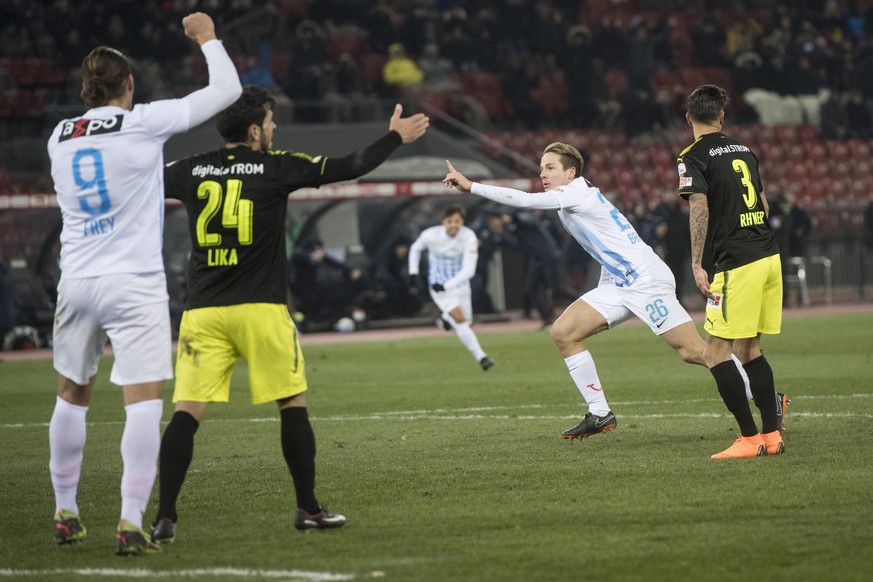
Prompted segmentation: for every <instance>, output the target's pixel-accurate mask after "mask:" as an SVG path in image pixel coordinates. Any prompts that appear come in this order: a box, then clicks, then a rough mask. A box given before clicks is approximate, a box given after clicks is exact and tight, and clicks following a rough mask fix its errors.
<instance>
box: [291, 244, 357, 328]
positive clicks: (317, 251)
mask: <svg viewBox="0 0 873 582" xmlns="http://www.w3.org/2000/svg"><path fill="white" fill-rule="evenodd" d="M292 261H293V262H294V269H293V272H294V280H293V282H292V286H291V291H292V292H293V293H294V294H295V295H296V297H297V299H299V301H298V302H297V307H298V309H299V310H300V311H301V312H303V314H304V315H305V316H306V320H307V321H310V322H335V321H337V320H338V319H340V318H341V317H346V316H348V315H349V314H350V313H351V311H352V308H353V307H354V302H355V299H356V298H357V297H358V295H359V294H360V293H361V292H362V291H363V290H364V287H365V282H364V279H363V273H362V271H361V270H360V269H357V268H352V267H350V266H348V265H346V264H345V263H344V262H343V261H340V260H338V259H336V258H334V257H332V256H330V255H329V254H327V251H326V250H325V249H324V245H323V244H322V242H321V240H320V239H318V238H315V237H312V238H309V239H308V240H304V241H302V242H298V244H297V246H296V248H295V249H294V256H293V258H292Z"/></svg>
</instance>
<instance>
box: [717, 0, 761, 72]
mask: <svg viewBox="0 0 873 582" xmlns="http://www.w3.org/2000/svg"><path fill="white" fill-rule="evenodd" d="M763 36H764V27H763V26H762V24H761V23H760V22H758V19H757V18H755V17H754V16H753V15H751V14H749V13H747V12H746V10H745V9H743V10H742V11H741V12H740V13H739V14H737V18H736V20H734V22H733V23H732V24H731V25H730V27H728V31H727V34H726V36H725V44H724V56H725V58H726V59H727V60H728V61H729V62H734V61H735V59H736V58H737V57H739V56H742V55H744V54H745V53H747V52H749V51H753V50H755V47H756V46H757V45H758V41H760V39H761V37H763Z"/></svg>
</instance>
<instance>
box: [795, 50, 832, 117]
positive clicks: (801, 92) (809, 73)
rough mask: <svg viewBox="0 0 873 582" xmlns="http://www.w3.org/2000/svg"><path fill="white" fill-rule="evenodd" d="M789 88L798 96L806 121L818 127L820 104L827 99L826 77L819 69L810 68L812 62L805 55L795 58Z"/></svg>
mask: <svg viewBox="0 0 873 582" xmlns="http://www.w3.org/2000/svg"><path fill="white" fill-rule="evenodd" d="M788 76H789V78H790V79H791V86H792V87H793V89H794V93H795V95H797V96H798V100H799V101H800V104H801V106H802V107H803V114H804V117H805V118H806V121H808V122H809V123H811V124H813V125H814V126H816V127H819V126H820V124H821V118H820V117H819V112H820V110H821V104H822V103H823V102H824V101H825V100H826V99H827V95H828V91H827V77H826V76H825V74H824V72H823V71H822V70H820V69H817V68H814V67H813V66H812V61H811V60H810V59H809V57H808V56H806V55H801V56H799V57H798V58H797V60H796V62H795V63H794V66H792V67H791V70H790V72H789V75H788Z"/></svg>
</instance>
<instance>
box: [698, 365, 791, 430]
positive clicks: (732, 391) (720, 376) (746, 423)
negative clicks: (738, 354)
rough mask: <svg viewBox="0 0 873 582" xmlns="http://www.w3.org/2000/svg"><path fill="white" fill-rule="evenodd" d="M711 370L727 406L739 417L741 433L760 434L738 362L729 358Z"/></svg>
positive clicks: (738, 422) (774, 402) (735, 416)
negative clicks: (747, 397)
mask: <svg viewBox="0 0 873 582" xmlns="http://www.w3.org/2000/svg"><path fill="white" fill-rule="evenodd" d="M709 371H710V372H711V373H712V376H713V377H714V378H715V384H716V386H718V393H719V394H721V399H722V400H723V401H724V404H725V406H727V409H728V410H730V411H731V413H732V414H733V415H734V418H736V419H737V424H738V425H739V427H740V434H741V435H743V436H744V437H750V436H755V435H756V434H758V426H757V425H756V424H755V419H754V417H753V416H752V409H751V408H749V401H748V400H747V399H746V388H745V385H744V384H743V377H742V376H741V375H740V371H739V369H738V368H737V365H736V363H735V362H734V361H733V360H728V361H726V362H722V363H721V364H717V365H715V366H713V367H712V368H710V370H709ZM775 404H776V401H775V400H773V405H774V406H775Z"/></svg>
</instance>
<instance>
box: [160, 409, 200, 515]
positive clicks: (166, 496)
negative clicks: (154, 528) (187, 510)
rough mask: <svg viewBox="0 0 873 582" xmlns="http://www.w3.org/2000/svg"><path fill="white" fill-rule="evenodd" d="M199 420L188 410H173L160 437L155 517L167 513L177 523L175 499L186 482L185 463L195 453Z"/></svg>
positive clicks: (188, 461)
mask: <svg viewBox="0 0 873 582" xmlns="http://www.w3.org/2000/svg"><path fill="white" fill-rule="evenodd" d="M199 426H200V423H199V422H197V420H196V419H195V418H194V417H193V416H191V415H190V414H189V413H187V412H182V411H178V412H175V413H174V414H173V418H172V419H170V424H168V425H167V430H165V431H164V436H163V438H162V439H161V455H160V458H159V461H158V467H159V469H160V487H159V491H160V499H159V501H158V516H157V518H156V519H155V522H157V521H158V520H160V519H162V518H165V517H169V518H170V519H171V520H172V521H173V523H176V519H177V515H176V499H178V497H179V492H180V491H181V490H182V483H184V482H185V475H186V474H187V473H188V466H189V465H190V464H191V458H192V457H193V456H194V433H195V432H197V428H198V427H199Z"/></svg>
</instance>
